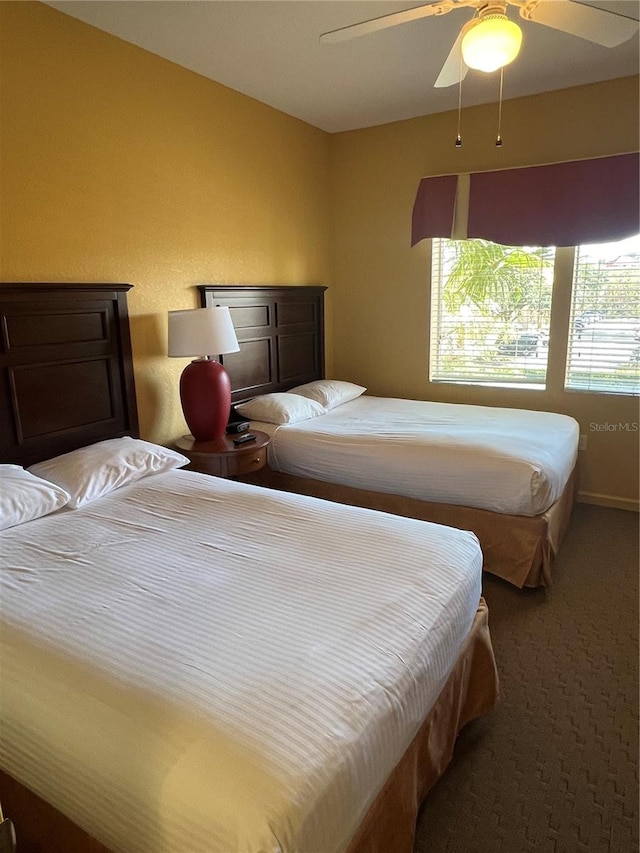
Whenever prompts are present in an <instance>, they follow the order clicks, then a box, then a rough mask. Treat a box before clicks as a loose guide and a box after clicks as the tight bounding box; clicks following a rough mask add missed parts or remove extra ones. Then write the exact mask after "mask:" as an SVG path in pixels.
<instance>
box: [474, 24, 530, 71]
mask: <svg viewBox="0 0 640 853" xmlns="http://www.w3.org/2000/svg"><path fill="white" fill-rule="evenodd" d="M521 44H522V30H521V29H520V27H519V26H518V25H517V24H515V23H514V22H513V21H510V20H509V19H508V18H507V17H506V15H489V16H487V17H485V18H480V20H478V21H477V22H476V23H474V24H473V25H472V26H471V27H470V28H469V29H468V30H467V32H466V33H465V35H464V37H463V39H462V45H461V48H462V58H463V59H464V62H465V65H467V66H468V67H469V68H473V69H475V70H476V71H486V72H491V71H497V70H498V68H503V67H504V66H505V65H508V64H509V63H510V62H513V60H514V59H515V58H516V56H517V55H518V53H519V52H520V45H521Z"/></svg>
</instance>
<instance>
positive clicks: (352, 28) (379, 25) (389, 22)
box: [320, 0, 459, 44]
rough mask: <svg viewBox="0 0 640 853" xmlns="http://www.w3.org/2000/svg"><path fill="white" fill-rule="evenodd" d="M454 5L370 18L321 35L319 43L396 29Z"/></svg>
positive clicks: (448, 0)
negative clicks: (400, 25) (391, 28)
mask: <svg viewBox="0 0 640 853" xmlns="http://www.w3.org/2000/svg"><path fill="white" fill-rule="evenodd" d="M456 5H459V3H456V2H455V0H443V2H441V3H427V4H426V5H424V6H416V7H415V8H414V9H405V10H404V11H402V12H392V13H391V14H390V15H382V16H381V17H379V18H372V19H371V20H370V21H362V23H359V24H350V25H349V26H348V27H340V29H338V30H330V31H329V32H328V33H322V35H321V36H320V42H321V43H322V44H335V43H337V42H340V41H346V40H347V39H352V38H356V37H357V36H364V35H367V34H368V33H375V32H376V31H377V30H385V29H387V27H397V26H398V25H399V24H407V23H409V21H417V20H419V19H420V18H428V17H429V16H430V15H444V14H446V13H447V12H450V11H451V10H452V9H453V8H454V7H455V6H456Z"/></svg>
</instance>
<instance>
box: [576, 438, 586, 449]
mask: <svg viewBox="0 0 640 853" xmlns="http://www.w3.org/2000/svg"><path fill="white" fill-rule="evenodd" d="M586 449H587V436H586V435H581V436H580V440H579V442H578V450H586Z"/></svg>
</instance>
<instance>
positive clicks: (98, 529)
mask: <svg viewBox="0 0 640 853" xmlns="http://www.w3.org/2000/svg"><path fill="white" fill-rule="evenodd" d="M0 554H1V559H2V613H1V615H2V631H1V632H0V638H1V641H2V647H1V649H0V654H1V657H0V660H1V661H2V670H3V672H2V677H3V691H2V701H1V706H0V710H1V713H2V731H3V738H2V743H1V752H0V760H1V764H2V768H3V769H4V770H5V771H6V772H8V773H10V774H11V775H12V776H14V778H16V779H17V780H18V781H19V782H21V783H22V784H24V785H26V786H27V787H29V788H30V789H31V790H33V791H34V792H35V793H37V794H39V795H40V796H42V797H43V798H44V799H45V800H47V801H48V802H50V803H51V804H52V805H54V806H55V807H56V808H58V809H59V810H61V811H62V812H63V813H64V814H66V815H67V816H68V817H70V818H71V819H72V820H73V821H74V822H75V823H76V824H78V825H79V826H80V827H82V828H83V829H85V830H86V831H87V832H89V833H90V834H91V835H93V836H94V837H95V838H97V840H99V841H101V842H102V843H103V844H105V845H106V846H107V847H108V848H110V849H111V850H113V851H116V853H117V851H127V853H138V851H153V853H169V851H171V853H173V852H174V851H175V852H176V853H178V851H179V853H187V851H188V853H205V851H206V853H232V851H237V853H258V851H260V853H271V851H273V853H284V851H286V853H293V851H310V850H314V851H316V850H317V851H319V850H322V851H323V853H333V851H335V853H338V851H343V850H344V849H345V848H346V846H347V844H348V842H349V839H350V838H351V836H352V835H353V833H354V831H355V829H356V827H357V826H358V824H359V822H360V821H361V819H362V817H363V815H364V814H365V812H366V811H367V809H368V807H369V805H370V804H371V803H372V802H373V800H374V798H375V796H376V795H377V793H378V791H379V790H380V789H381V787H382V785H383V783H384V781H385V779H386V778H387V777H388V775H389V774H390V772H391V771H392V769H393V768H394V766H395V765H396V763H397V762H398V760H399V759H400V757H401V756H402V755H403V753H404V751H405V750H406V748H407V746H408V745H409V743H410V742H411V740H412V738H413V737H414V735H415V733H416V732H417V730H418V728H419V725H420V722H421V720H422V719H423V718H424V716H425V715H426V713H427V711H428V710H429V708H430V707H431V705H432V704H433V702H434V701H435V699H436V697H437V696H438V693H439V691H440V689H441V687H442V685H443V684H444V682H445V680H446V678H447V676H448V674H449V673H450V671H451V669H452V667H453V665H454V663H455V660H456V658H457V656H458V654H459V651H460V649H461V648H462V646H463V644H464V640H465V638H466V637H467V635H468V633H469V630H470V627H471V625H472V623H473V619H474V615H475V613H476V609H477V606H478V601H479V598H480V584H481V567H482V554H481V551H480V548H479V546H478V543H477V540H476V538H475V536H474V535H473V534H471V533H469V532H465V531H459V530H453V529H450V528H444V527H441V526H438V525H432V524H429V523H427V522H419V521H415V520H412V519H406V518H399V517H395V516H390V515H386V514H384V513H378V512H373V511H369V510H363V509H360V508H356V507H341V506H337V505H335V504H332V503H328V502H324V501H318V500H315V499H312V498H306V497H301V496H297V495H285V494H279V493H274V492H272V491H269V490H263V489H260V488H258V487H253V486H249V485H245V484H241V483H234V482H231V481H226V480H221V479H217V478H210V477H207V476H206V475H202V474H197V473H193V472H188V471H172V472H169V473H165V474H155V475H151V476H149V477H146V478H145V479H144V480H141V481H139V482H137V483H134V484H131V485H128V486H124V487H122V488H121V489H119V490H118V491H116V492H113V493H112V494H111V495H109V496H108V497H105V498H102V499H100V500H98V501H96V502H94V503H92V504H89V505H87V506H86V507H84V508H82V509H76V510H68V509H66V508H63V509H61V510H59V511H58V512H56V513H54V514H53V515H50V516H47V517H45V518H41V519H38V520H36V521H31V522H28V523H27V524H23V525H21V526H19V527H15V528H11V529H10V530H6V531H3V532H2V534H0Z"/></svg>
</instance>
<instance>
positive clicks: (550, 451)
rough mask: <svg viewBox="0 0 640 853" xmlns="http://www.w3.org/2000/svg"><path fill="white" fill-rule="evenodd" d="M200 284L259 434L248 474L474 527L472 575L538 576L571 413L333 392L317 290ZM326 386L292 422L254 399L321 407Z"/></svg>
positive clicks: (564, 485)
mask: <svg viewBox="0 0 640 853" xmlns="http://www.w3.org/2000/svg"><path fill="white" fill-rule="evenodd" d="M200 291H201V301H202V304H203V305H227V306H229V308H230V311H231V315H232V317H233V320H234V324H235V326H236V330H237V333H238V340H239V342H240V352H239V353H237V354H233V355H231V356H225V357H224V359H223V361H224V363H225V367H226V368H227V370H228V372H229V375H230V377H231V382H232V388H233V401H234V404H235V406H236V409H235V411H236V417H238V418H240V419H244V418H249V419H251V421H252V423H253V426H254V427H255V428H256V429H260V430H262V431H264V432H268V433H269V434H271V436H272V440H271V444H270V446H269V450H268V466H267V468H266V469H265V470H264V471H263V472H262V473H261V474H260V475H257V476H256V482H260V483H262V484H263V485H266V486H269V487H272V488H277V489H280V490H286V491H292V492H297V493H300V494H306V495H314V496H316V497H321V498H324V499H328V500H334V501H337V502H340V503H343V504H351V505H357V506H364V507H369V508H372V509H377V510H382V511H386V512H391V513H397V514H400V515H404V516H408V517H412V518H419V519H423V520H427V521H433V522H436V523H439V524H445V525H451V526H453V527H460V528H463V529H468V530H473V531H474V532H475V533H476V535H477V536H478V538H479V540H480V543H481V545H482V550H483V555H484V570H485V571H487V572H490V573H492V574H494V575H497V576H498V577H500V578H502V579H504V580H506V581H508V582H509V583H511V584H513V585H514V586H517V587H520V588H521V587H539V586H549V585H550V584H551V567H552V564H553V560H554V557H555V555H556V553H557V552H558V549H559V547H560V544H561V542H562V539H563V537H564V534H565V532H566V529H567V527H568V524H569V520H570V516H571V511H572V508H573V504H574V501H575V495H576V491H577V481H578V476H577V450H578V439H579V435H578V433H579V427H578V423H577V422H576V421H575V419H573V418H570V417H568V416H565V415H560V414H556V413H551V412H533V411H526V410H516V409H506V408H502V409H500V408H491V407H484V406H461V405H457V404H447V403H435V402H428V401H411V400H399V399H393V398H380V397H371V396H369V395H367V394H364V395H363V396H360V397H358V398H357V399H353V398H351V397H349V396H348V395H347V396H346V397H345V396H343V397H342V398H340V395H337V396H336V395H335V394H334V392H335V388H333V390H331V386H332V385H333V386H349V385H353V383H345V382H341V381H339V380H338V381H337V382H333V383H331V382H329V383H326V382H322V381H321V380H323V378H324V374H323V364H324V362H323V353H322V349H321V342H322V339H323V335H324V332H323V328H324V321H323V288H318V287H297V286H292V287H283V288H261V287H228V288H220V287H214V286H208V285H202V286H201V287H200ZM318 385H322V386H323V387H322V390H321V391H320V390H318V387H317V386H318ZM326 385H329V388H330V391H329V399H330V400H331V401H332V405H329V407H328V408H327V407H326V406H325V410H326V411H325V412H323V413H321V416H317V415H318V412H311V414H310V416H309V417H308V418H306V419H305V418H303V417H301V418H299V416H298V415H297V414H296V415H295V417H294V418H293V419H292V418H291V417H290V414H289V412H288V411H285V412H284V414H283V415H281V414H280V413H276V416H275V417H272V418H271V419H270V420H268V422H267V423H265V422H264V421H266V420H267V418H262V417H261V416H260V414H261V407H260V406H259V405H257V406H256V405H255V403H256V402H257V403H260V401H263V400H266V399H267V398H273V397H274V395H276V397H275V399H276V400H277V401H278V402H282V403H283V404H284V398H280V397H279V395H282V394H289V393H290V392H291V391H295V392H296V393H302V394H306V395H308V396H311V397H312V398H313V399H316V400H317V401H318V402H321V403H322V402H326V399H327V393H326ZM313 386H316V387H315V389H314V390H313V391H312V387H313ZM314 391H315V394H314ZM363 391H366V389H363V388H362V387H360V393H361V394H362V392H363ZM336 399H339V402H338V403H336V402H335V401H336ZM290 403H291V398H289V400H288V404H290Z"/></svg>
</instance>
